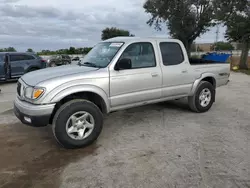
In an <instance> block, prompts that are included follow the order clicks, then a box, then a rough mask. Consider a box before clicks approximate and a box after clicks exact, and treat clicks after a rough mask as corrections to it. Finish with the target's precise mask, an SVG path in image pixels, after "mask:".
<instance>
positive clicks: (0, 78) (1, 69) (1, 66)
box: [0, 54, 5, 80]
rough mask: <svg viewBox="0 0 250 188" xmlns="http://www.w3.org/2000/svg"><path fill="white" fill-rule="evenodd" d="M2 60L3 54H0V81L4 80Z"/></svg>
mask: <svg viewBox="0 0 250 188" xmlns="http://www.w3.org/2000/svg"><path fill="white" fill-rule="evenodd" d="M4 59H5V55H4V54H0V80H4V79H5V71H4Z"/></svg>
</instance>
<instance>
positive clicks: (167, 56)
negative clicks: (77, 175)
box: [14, 37, 230, 148]
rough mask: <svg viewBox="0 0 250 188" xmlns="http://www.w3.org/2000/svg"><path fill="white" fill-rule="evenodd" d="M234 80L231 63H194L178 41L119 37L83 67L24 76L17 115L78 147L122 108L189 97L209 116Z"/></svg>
mask: <svg viewBox="0 0 250 188" xmlns="http://www.w3.org/2000/svg"><path fill="white" fill-rule="evenodd" d="M229 76H230V66H229V64H228V63H219V62H209V61H202V60H200V61H197V60H192V59H189V58H188V55H187V52H186V50H185V47H184V45H183V43H182V42H181V41H179V40H175V39H165V38H137V37H116V38H112V39H108V40H106V41H102V42H100V43H98V44H97V45H95V47H94V48H93V49H92V50H91V51H90V52H89V53H88V54H87V55H86V56H85V57H84V58H83V59H82V60H81V62H80V63H79V64H78V65H68V66H61V67H53V68H50V69H46V70H39V71H35V72H31V73H28V74H25V75H24V76H22V77H21V78H20V79H19V81H18V83H17V97H16V99H15V102H14V111H15V114H16V116H17V117H18V118H19V119H20V120H21V122H22V123H24V124H27V125H30V126H34V127H41V126H46V125H48V124H52V131H53V133H54V136H55V138H56V140H57V141H58V143H60V144H61V145H62V146H63V147H65V148H79V147H85V146H87V145H90V144H91V143H93V142H94V141H95V140H96V139H97V138H98V136H99V135H100V133H101V130H102V127H103V115H105V114H107V113H110V112H114V111H117V110H122V109H127V108H132V107H137V106H141V105H146V104H152V103H158V102H162V101H168V100H175V99H180V98H184V97H187V98H188V104H189V106H190V109H191V110H192V111H194V112H197V113H202V112H206V111H208V110H209V109H210V108H211V106H212V105H213V103H214V102H215V93H216V88H217V87H220V86H223V85H226V84H227V83H228V80H229Z"/></svg>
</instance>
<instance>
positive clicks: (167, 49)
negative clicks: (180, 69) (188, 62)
mask: <svg viewBox="0 0 250 188" xmlns="http://www.w3.org/2000/svg"><path fill="white" fill-rule="evenodd" d="M160 49H161V55H162V61H163V64H164V65H165V66H170V65H179V64H181V63H182V62H183V61H184V56H183V52H182V49H181V47H180V45H179V44H178V43H175V42H161V43H160Z"/></svg>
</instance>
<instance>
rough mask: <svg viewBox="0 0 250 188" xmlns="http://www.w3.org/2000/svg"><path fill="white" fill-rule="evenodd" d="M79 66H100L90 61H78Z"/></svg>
mask: <svg viewBox="0 0 250 188" xmlns="http://www.w3.org/2000/svg"><path fill="white" fill-rule="evenodd" d="M78 65H79V66H88V67H97V68H102V67H101V66H98V65H96V64H95V63H91V62H84V63H81V61H79V62H78Z"/></svg>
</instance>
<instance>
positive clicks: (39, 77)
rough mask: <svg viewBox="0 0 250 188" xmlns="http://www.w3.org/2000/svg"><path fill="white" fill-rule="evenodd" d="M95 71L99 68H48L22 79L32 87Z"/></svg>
mask: <svg viewBox="0 0 250 188" xmlns="http://www.w3.org/2000/svg"><path fill="white" fill-rule="evenodd" d="M95 70H98V68H94V67H86V66H79V65H63V66H59V67H52V68H46V69H41V70H37V71H34V72H30V73H27V74H25V75H23V76H22V77H21V79H22V80H23V81H24V82H25V83H26V84H28V85H30V86H35V85H37V84H38V83H40V82H43V81H46V80H50V79H53V78H58V77H64V76H68V75H72V74H79V73H86V72H90V71H95Z"/></svg>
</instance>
